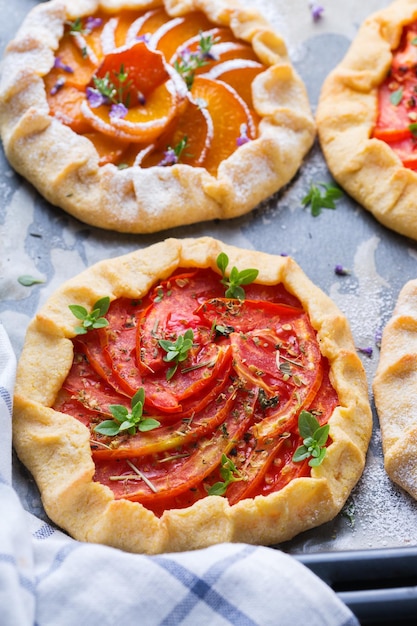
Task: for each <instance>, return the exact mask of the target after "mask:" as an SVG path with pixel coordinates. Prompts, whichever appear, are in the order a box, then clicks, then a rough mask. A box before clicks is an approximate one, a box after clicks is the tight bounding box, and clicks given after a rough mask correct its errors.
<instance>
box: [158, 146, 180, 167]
mask: <svg viewBox="0 0 417 626" xmlns="http://www.w3.org/2000/svg"><path fill="white" fill-rule="evenodd" d="M175 163H178V155H177V154H175V150H174V149H173V148H168V150H166V151H165V152H164V158H163V159H162V161H160V162H159V163H158V165H162V166H166V165H175Z"/></svg>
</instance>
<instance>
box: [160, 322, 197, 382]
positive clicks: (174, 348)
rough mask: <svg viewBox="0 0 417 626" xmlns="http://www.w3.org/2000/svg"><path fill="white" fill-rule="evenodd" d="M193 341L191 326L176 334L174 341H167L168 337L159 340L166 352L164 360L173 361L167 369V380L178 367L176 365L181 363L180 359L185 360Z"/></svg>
mask: <svg viewBox="0 0 417 626" xmlns="http://www.w3.org/2000/svg"><path fill="white" fill-rule="evenodd" d="M193 341H194V333H193V331H192V330H191V328H188V329H187V330H186V331H185V333H184V335H178V337H177V338H176V340H175V341H169V340H168V339H160V340H159V345H160V346H161V348H162V349H163V350H165V352H166V355H165V356H164V361H166V362H167V363H174V365H173V366H172V367H170V368H169V369H168V370H167V374H166V379H167V380H171V378H172V377H173V376H174V374H175V372H176V371H177V369H178V365H179V364H180V363H182V361H185V359H186V358H187V356H188V353H189V351H190V350H191V348H192V345H193Z"/></svg>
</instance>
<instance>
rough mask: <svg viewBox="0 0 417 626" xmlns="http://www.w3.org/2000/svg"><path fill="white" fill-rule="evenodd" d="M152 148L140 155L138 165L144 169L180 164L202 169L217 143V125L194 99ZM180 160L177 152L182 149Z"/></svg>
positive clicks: (189, 101)
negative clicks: (213, 141) (214, 144)
mask: <svg viewBox="0 0 417 626" xmlns="http://www.w3.org/2000/svg"><path fill="white" fill-rule="evenodd" d="M172 126H173V128H169V129H168V131H167V132H165V133H164V134H163V135H162V136H161V137H160V138H159V140H158V142H157V143H156V144H155V145H153V146H152V148H151V149H148V150H145V151H144V152H143V153H142V154H140V155H139V158H138V159H137V161H136V164H137V165H140V166H141V167H152V166H154V165H174V164H175V163H176V162H178V163H183V164H185V165H192V166H193V167H198V166H201V165H202V164H203V163H204V160H205V158H206V156H207V152H208V150H209V148H210V145H211V142H212V139H213V122H212V120H211V116H210V114H209V112H208V111H207V109H205V108H203V109H201V108H200V107H199V106H198V105H197V104H196V103H195V102H193V101H192V100H191V99H190V100H188V103H187V106H186V107H185V109H184V111H183V112H182V114H181V115H180V116H179V117H178V119H176V120H175V121H174V124H173V125H172ZM182 142H184V145H183V148H182V149H181V153H180V154H179V155H177V156H178V160H176V159H175V149H178V148H181V146H182Z"/></svg>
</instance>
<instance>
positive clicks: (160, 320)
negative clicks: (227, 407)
mask: <svg viewBox="0 0 417 626" xmlns="http://www.w3.org/2000/svg"><path fill="white" fill-rule="evenodd" d="M220 286H221V285H220V279H219V276H218V275H217V274H215V273H214V272H204V271H197V272H187V273H185V272H184V273H182V274H177V275H175V276H173V277H172V278H170V279H169V280H165V281H163V282H161V283H160V284H159V285H157V286H156V287H155V288H154V290H153V292H152V294H151V300H152V304H151V305H150V306H149V307H148V309H147V310H146V311H145V313H144V315H143V316H142V319H141V323H140V334H139V335H138V339H139V345H138V354H139V363H138V365H139V368H140V370H141V372H142V373H143V374H149V373H155V372H158V371H160V370H161V369H164V370H165V371H166V369H167V368H168V367H169V365H167V363H166V362H165V361H164V356H165V355H166V352H164V350H163V349H162V348H161V347H160V345H159V339H168V340H174V341H175V339H176V338H177V337H178V335H183V334H184V333H185V331H186V330H187V329H189V328H191V329H192V330H193V332H194V334H195V341H196V343H199V344H201V343H205V342H206V341H208V339H209V335H208V332H207V331H208V330H209V329H208V328H204V324H202V320H201V318H200V317H199V316H198V315H196V314H195V313H194V312H195V310H196V309H197V307H198V306H199V304H200V303H201V302H202V301H204V300H205V299H206V298H207V297H210V296H211V295H213V294H215V293H216V292H219V291H220ZM206 326H207V325H206Z"/></svg>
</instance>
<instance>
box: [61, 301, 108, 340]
mask: <svg viewBox="0 0 417 626" xmlns="http://www.w3.org/2000/svg"><path fill="white" fill-rule="evenodd" d="M109 306H110V298H109V297H108V296H105V297H104V298H100V300H97V302H96V303H95V304H94V305H93V309H92V311H91V312H90V313H89V312H88V311H87V309H86V308H85V307H83V306H81V305H79V304H69V305H68V308H69V309H70V311H71V313H72V314H73V315H74V316H75V317H76V318H77V319H78V320H81V321H82V325H81V326H76V327H75V332H76V334H77V335H83V334H85V333H86V332H87V331H88V330H91V329H93V328H104V327H105V326H108V321H107V320H106V318H105V317H103V316H104V315H106V313H107V311H108V310H109Z"/></svg>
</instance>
